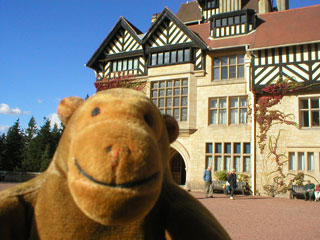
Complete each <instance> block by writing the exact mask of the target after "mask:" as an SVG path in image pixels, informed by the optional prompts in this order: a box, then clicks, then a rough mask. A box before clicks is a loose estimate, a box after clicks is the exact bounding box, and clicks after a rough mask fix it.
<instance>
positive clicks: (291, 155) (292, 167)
mask: <svg viewBox="0 0 320 240" xmlns="http://www.w3.org/2000/svg"><path fill="white" fill-rule="evenodd" d="M289 170H291V171H292V170H296V155H295V153H294V152H290V153H289Z"/></svg>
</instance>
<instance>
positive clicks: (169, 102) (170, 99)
mask: <svg viewBox="0 0 320 240" xmlns="http://www.w3.org/2000/svg"><path fill="white" fill-rule="evenodd" d="M166 106H167V107H171V106H172V98H167V105H166Z"/></svg>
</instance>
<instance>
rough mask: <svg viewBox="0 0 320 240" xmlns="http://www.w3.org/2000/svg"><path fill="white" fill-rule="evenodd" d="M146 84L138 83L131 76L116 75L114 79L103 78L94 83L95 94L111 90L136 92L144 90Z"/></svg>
mask: <svg viewBox="0 0 320 240" xmlns="http://www.w3.org/2000/svg"><path fill="white" fill-rule="evenodd" d="M145 85H146V82H138V81H136V80H135V79H134V76H133V75H123V76H122V75H118V76H117V77H114V78H103V79H101V80H97V81H96V82H95V83H94V86H95V87H96V90H97V92H99V91H102V90H107V89H111V88H131V89H134V90H137V91H141V90H142V89H144V87H145Z"/></svg>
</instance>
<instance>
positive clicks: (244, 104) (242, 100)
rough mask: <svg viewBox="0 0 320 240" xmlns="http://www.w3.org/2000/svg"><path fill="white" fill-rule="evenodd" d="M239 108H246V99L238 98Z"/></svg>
mask: <svg viewBox="0 0 320 240" xmlns="http://www.w3.org/2000/svg"><path fill="white" fill-rule="evenodd" d="M240 106H241V107H245V106H247V98H240Z"/></svg>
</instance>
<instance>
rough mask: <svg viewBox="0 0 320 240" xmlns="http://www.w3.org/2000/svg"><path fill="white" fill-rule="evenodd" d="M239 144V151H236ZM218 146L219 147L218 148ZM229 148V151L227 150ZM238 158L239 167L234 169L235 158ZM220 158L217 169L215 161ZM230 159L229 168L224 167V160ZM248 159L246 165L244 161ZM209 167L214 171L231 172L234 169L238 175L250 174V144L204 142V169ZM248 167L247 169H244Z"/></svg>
mask: <svg viewBox="0 0 320 240" xmlns="http://www.w3.org/2000/svg"><path fill="white" fill-rule="evenodd" d="M238 144H240V151H236V147H235V146H236V145H238ZM219 146H220V147H219ZM228 146H230V150H229V149H227V148H229V147H228ZM237 157H238V158H240V166H239V168H240V169H239V168H237V167H236V158H237ZM218 158H220V159H221V160H220V161H221V163H220V164H219V165H221V167H218V164H217V163H216V162H217V159H218ZM228 158H229V159H230V162H229V167H228V168H227V167H226V162H225V161H226V159H228ZM247 159H249V163H247V164H246V160H247ZM209 165H210V166H211V168H212V170H213V171H214V172H215V171H222V170H224V171H227V172H228V171H231V169H233V168H234V169H236V172H239V173H250V171H251V143H250V142H240V141H234V142H206V143H205V168H206V169H207V167H208V166H209ZM246 166H248V168H247V167H246Z"/></svg>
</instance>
